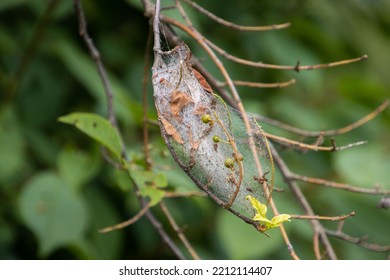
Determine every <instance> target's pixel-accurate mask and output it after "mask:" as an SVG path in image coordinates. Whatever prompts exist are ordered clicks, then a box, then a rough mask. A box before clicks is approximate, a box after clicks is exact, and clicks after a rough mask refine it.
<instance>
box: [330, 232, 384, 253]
mask: <svg viewBox="0 0 390 280" xmlns="http://www.w3.org/2000/svg"><path fill="white" fill-rule="evenodd" d="M325 231H326V234H328V235H330V236H333V237H336V238H339V239H341V240H344V241H347V242H350V243H353V244H357V245H359V246H360V247H362V248H365V249H367V250H370V251H375V252H390V246H381V245H378V244H374V243H368V242H366V240H367V237H352V236H350V235H348V234H345V233H343V232H341V231H333V230H330V229H325Z"/></svg>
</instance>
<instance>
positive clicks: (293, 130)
mask: <svg viewBox="0 0 390 280" xmlns="http://www.w3.org/2000/svg"><path fill="white" fill-rule="evenodd" d="M389 104H390V100H385V101H384V102H383V103H382V104H381V105H379V106H378V107H377V108H376V109H375V110H374V111H372V112H371V113H369V114H367V115H366V116H364V117H363V118H361V119H359V120H357V121H356V122H353V123H351V124H349V125H347V126H344V127H342V128H338V129H331V130H324V131H323V130H321V131H307V130H303V129H300V128H297V127H294V126H291V125H288V124H285V123H282V122H280V121H277V120H273V119H270V118H267V117H264V116H260V115H255V118H256V119H257V120H259V121H260V122H265V123H268V124H270V125H273V126H276V127H279V128H281V129H283V130H286V131H288V132H291V133H294V134H297V135H301V136H304V137H318V136H320V135H323V136H335V135H341V134H345V133H347V132H350V131H352V130H353V129H356V128H358V127H360V126H362V125H364V124H366V123H367V122H369V121H371V120H372V119H374V118H376V117H377V116H378V115H379V114H380V113H382V112H383V111H384V110H385V109H386V108H387V107H388V106H389ZM252 115H253V114H252Z"/></svg>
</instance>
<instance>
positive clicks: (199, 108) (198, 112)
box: [194, 105, 207, 116]
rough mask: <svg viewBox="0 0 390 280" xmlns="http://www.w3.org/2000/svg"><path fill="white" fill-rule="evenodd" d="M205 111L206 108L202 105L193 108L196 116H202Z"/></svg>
mask: <svg viewBox="0 0 390 280" xmlns="http://www.w3.org/2000/svg"><path fill="white" fill-rule="evenodd" d="M206 112H207V108H205V107H203V106H200V105H199V106H196V108H195V110H194V114H195V115H198V116H202V115H204V114H205V113H206Z"/></svg>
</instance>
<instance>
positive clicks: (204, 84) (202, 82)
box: [192, 68, 213, 93]
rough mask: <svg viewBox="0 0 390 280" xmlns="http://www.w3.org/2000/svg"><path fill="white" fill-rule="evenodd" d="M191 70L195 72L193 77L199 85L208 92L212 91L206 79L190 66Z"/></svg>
mask: <svg viewBox="0 0 390 280" xmlns="http://www.w3.org/2000/svg"><path fill="white" fill-rule="evenodd" d="M192 71H193V72H194V74H195V77H196V79H197V80H198V82H199V83H200V85H201V86H202V88H203V89H204V90H205V91H206V92H208V93H212V92H213V89H212V88H211V86H210V85H209V83H208V82H207V81H206V79H205V78H204V77H203V76H202V74H200V73H199V72H198V71H196V70H195V69H194V68H192Z"/></svg>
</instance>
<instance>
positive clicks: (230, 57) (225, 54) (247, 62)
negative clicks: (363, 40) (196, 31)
mask: <svg viewBox="0 0 390 280" xmlns="http://www.w3.org/2000/svg"><path fill="white" fill-rule="evenodd" d="M205 40H206V43H207V45H209V46H210V47H211V48H213V49H214V50H215V51H217V52H218V53H219V54H220V55H222V56H223V57H225V58H226V59H228V60H231V61H234V62H236V63H239V64H243V65H247V66H252V67H257V68H266V69H276V70H294V71H296V72H299V71H303V70H314V69H321V68H330V67H336V66H341V65H345V64H350V63H354V62H359V61H362V60H365V59H367V58H368V56H367V55H362V56H360V57H357V58H352V59H345V60H341V61H336V62H330V63H324V64H316V65H304V66H301V65H300V63H299V62H298V63H297V64H296V65H295V66H285V65H275V64H267V63H263V62H261V61H259V62H256V61H251V60H247V59H243V58H239V57H237V56H234V55H231V54H229V53H228V52H226V51H225V50H224V49H222V48H220V47H218V46H217V45H216V44H214V43H213V42H211V41H210V40H208V39H205Z"/></svg>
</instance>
